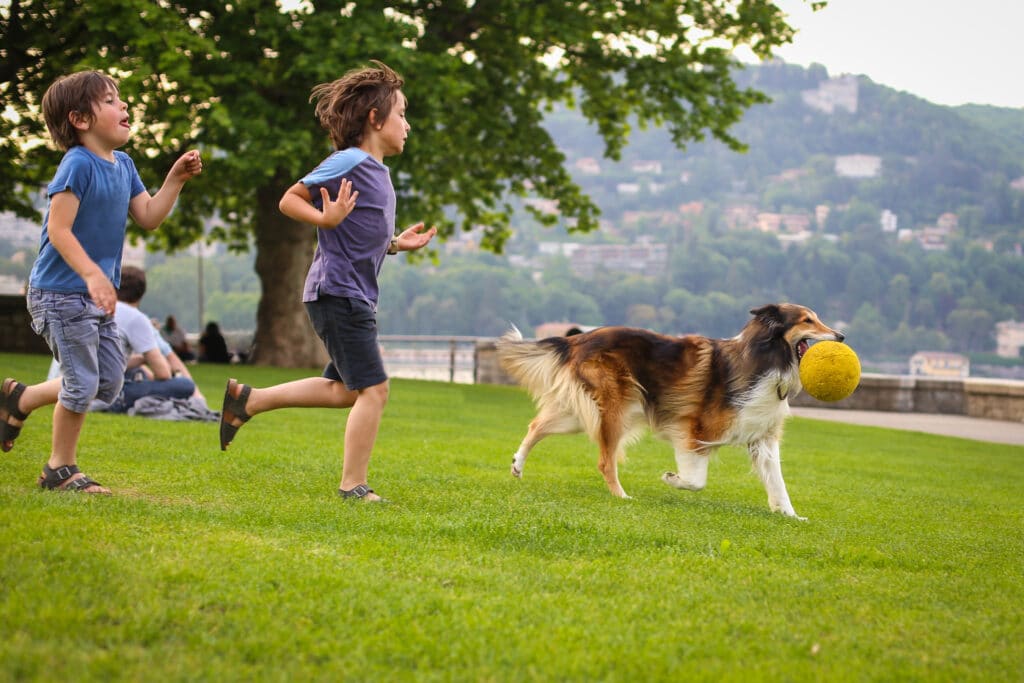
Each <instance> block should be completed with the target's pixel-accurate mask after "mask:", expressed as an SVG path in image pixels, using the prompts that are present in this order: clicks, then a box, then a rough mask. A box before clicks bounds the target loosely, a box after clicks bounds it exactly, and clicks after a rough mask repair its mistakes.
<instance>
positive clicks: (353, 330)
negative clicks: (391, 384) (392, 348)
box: [306, 294, 388, 391]
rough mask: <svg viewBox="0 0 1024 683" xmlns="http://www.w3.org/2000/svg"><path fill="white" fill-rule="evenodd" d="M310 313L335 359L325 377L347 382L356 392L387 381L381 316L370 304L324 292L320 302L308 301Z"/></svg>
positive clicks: (311, 319) (346, 384)
mask: <svg viewBox="0 0 1024 683" xmlns="http://www.w3.org/2000/svg"><path fill="white" fill-rule="evenodd" d="M306 312H307V313H308V314H309V319H310V321H311V322H312V323H313V329H314V330H316V334H317V336H318V337H320V340H321V341H323V343H324V347H325V348H326V349H327V355H328V356H330V358H331V362H330V363H328V364H327V367H325V368H324V373H323V376H324V377H326V378H327V379H333V380H335V381H341V382H344V383H345V386H346V387H347V388H349V389H351V390H353V391H358V390H359V389H366V388H367V387H372V386H376V385H378V384H382V383H384V382H386V381H387V379H388V375H387V373H386V372H385V371H384V359H383V358H382V357H381V355H380V344H379V343H378V342H377V316H376V315H375V314H374V311H373V308H372V307H371V306H370V304H368V303H367V302H365V301H362V300H361V299H349V298H345V297H337V296H325V295H322V294H321V295H320V298H319V299H318V300H317V301H309V302H306Z"/></svg>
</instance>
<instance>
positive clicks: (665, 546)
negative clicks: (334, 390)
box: [0, 354, 1024, 681]
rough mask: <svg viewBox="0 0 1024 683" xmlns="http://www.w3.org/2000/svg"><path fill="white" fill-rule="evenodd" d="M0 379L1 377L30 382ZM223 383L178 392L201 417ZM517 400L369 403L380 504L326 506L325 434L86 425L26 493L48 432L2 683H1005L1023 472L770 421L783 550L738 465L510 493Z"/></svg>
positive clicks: (12, 491) (720, 459)
mask: <svg viewBox="0 0 1024 683" xmlns="http://www.w3.org/2000/svg"><path fill="white" fill-rule="evenodd" d="M47 363H48V360H47V359H46V358H44V357H40V356H22V355H12V354H6V355H5V354H0V378H2V377H3V376H8V375H13V376H15V377H18V378H19V379H21V380H22V381H38V380H39V379H41V378H42V377H43V376H45V372H46V367H47ZM229 372H230V373H237V376H238V377H239V379H241V380H242V381H245V382H249V383H252V384H256V385H257V386H262V385H267V384H272V383H276V382H280V381H282V380H286V379H293V378H296V377H300V376H304V375H306V374H309V373H306V372H300V371H292V370H280V369H269V368H251V367H241V368H226V367H209V366H200V367H197V368H196V371H195V375H196V377H197V380H198V381H199V384H200V386H201V388H202V389H203V391H204V392H205V393H206V395H207V396H208V397H209V398H210V403H211V407H212V408H214V409H219V408H220V395H221V392H222V391H223V384H224V380H225V379H226V378H227V377H228V375H229ZM532 414H533V411H532V406H531V404H530V401H529V400H528V398H527V396H526V395H525V394H524V393H523V392H521V391H520V390H518V389H516V388H511V387H493V386H464V385H449V384H444V383H431V382H416V381H402V380H395V381H394V382H393V383H392V390H391V402H390V404H389V405H388V408H387V411H386V413H385V417H384V423H383V426H382V430H381V435H380V438H379V439H378V443H377V448H376V451H375V454H374V457H373V460H372V462H371V467H370V475H371V476H370V483H371V485H373V486H374V487H375V488H376V489H377V491H379V492H380V493H381V494H383V495H385V496H387V497H388V498H390V499H391V500H392V501H394V502H393V504H391V505H387V506H380V505H365V504H362V503H353V502H350V501H342V500H341V499H340V498H339V497H338V496H337V495H335V489H336V487H337V484H338V480H339V478H340V468H341V456H340V450H339V449H340V444H341V442H342V432H343V428H344V417H345V413H337V414H335V413H334V412H332V411H329V410H310V409H307V410H300V409H294V410H283V411H278V412H276V413H270V414H265V415H261V416H258V417H257V418H255V419H254V420H253V421H252V422H250V423H249V424H247V425H246V426H245V427H244V428H243V429H242V430H241V431H240V432H239V434H238V436H237V437H236V438H235V441H234V443H233V444H232V447H231V450H230V451H228V452H227V453H222V452H221V451H220V450H219V448H218V445H217V443H218V442H217V425H216V424H215V423H167V422H159V421H153V420H148V419H145V418H130V417H125V416H115V415H100V414H96V415H90V416H89V418H88V419H87V421H86V426H85V430H84V432H83V435H82V439H81V443H80V450H79V460H80V464H81V466H82V469H83V471H85V472H87V473H88V474H90V475H91V476H93V477H94V478H96V479H98V480H99V481H101V482H103V483H104V484H105V485H107V486H110V487H111V489H113V491H114V493H115V495H114V496H112V497H91V496H85V495H74V494H55V493H51V492H42V491H40V490H39V489H38V488H37V487H36V486H35V478H36V476H38V473H39V470H40V468H41V466H42V464H43V462H44V460H45V459H46V457H47V455H48V452H49V432H50V423H51V415H52V410H50V409H43V410H40V411H37V412H36V413H35V414H33V415H32V416H31V418H30V419H29V421H28V423H27V424H26V427H25V429H24V430H23V432H22V436H21V438H20V439H19V440H18V442H17V445H16V447H15V449H14V450H13V451H11V452H10V453H6V454H0V552H2V555H3V560H2V564H0V680H54V681H68V680H74V681H92V680H96V681H110V680H131V681H186V680H187V681H201V680H210V681H224V680H261V681H262V680H280V681H302V680H324V681H327V680H330V681H335V680H353V681H362V680H368V681H395V680H397V681H404V680H415V681H419V680H442V681H452V680H456V681H522V680H571V681H595V680H609V681H648V680H651V681H654V680H671V681H687V680H715V681H718V680H740V679H742V680H744V681H747V680H754V681H757V680H796V681H803V680H813V681H831V680H885V681H893V680H942V681H969V680H974V681H999V680H1005V681H1020V680H1021V677H1022V676H1024V673H1022V672H1024V621H1022V613H1024V610H1022V605H1024V449H1022V448H1019V447H1012V446H1001V445H994V444H987V443H978V442H972V441H965V440H959V439H952V438H946V437H937V436H928V435H922V434H914V433H908V432H898V431H890V430H884V429H877V428H867V427H857V426H849V425H844V424H839V423H830V422H821V421H814V420H801V419H793V420H791V421H790V422H789V424H788V425H787V432H786V438H785V441H784V443H783V461H784V462H783V472H784V474H785V476H786V481H787V484H788V487H789V493H790V496H791V497H792V499H793V502H794V505H795V507H796V510H797V512H798V513H799V514H801V515H806V516H807V517H808V518H809V521H807V522H802V523H801V522H797V521H794V520H791V519H787V518H784V517H782V516H780V515H776V514H771V513H769V511H768V506H767V501H766V496H765V492H764V489H763V488H762V486H761V484H760V482H759V480H758V479H757V477H756V475H754V474H753V473H752V472H751V469H750V465H749V461H748V460H747V457H746V454H745V453H744V452H743V451H740V450H738V449H731V448H730V449H723V450H722V451H720V452H719V453H718V455H717V456H716V457H715V459H714V461H713V462H712V463H711V467H710V476H709V482H708V487H707V489H705V490H704V491H702V492H700V493H692V492H683V491H676V490H673V489H670V488H668V487H666V486H665V485H664V484H662V483H661V482H660V481H659V479H658V477H659V476H660V474H661V472H662V471H664V470H666V469H672V467H673V459H672V456H671V451H670V449H669V447H668V446H667V444H664V443H663V442H660V441H655V440H650V439H647V440H644V441H641V442H640V443H639V444H637V445H636V446H634V447H633V448H632V449H631V451H630V458H629V460H628V461H627V462H626V463H625V464H624V465H623V466H622V467H621V468H620V476H621V478H622V482H623V486H624V487H625V488H626V490H627V491H628V492H629V493H630V494H631V495H632V496H633V499H632V500H625V501H623V500H617V499H614V498H612V497H611V496H610V495H609V494H608V491H607V489H606V487H605V484H604V481H603V480H602V478H601V476H600V474H599V473H598V472H597V470H596V458H597V454H596V448H595V447H594V446H592V445H591V444H590V443H589V442H588V441H587V440H586V439H585V438H584V437H582V436H563V437H551V438H549V439H547V440H546V441H544V442H543V443H542V444H541V445H540V446H539V447H538V448H537V449H536V450H535V451H534V453H533V454H532V456H531V458H530V461H529V463H528V464H527V467H526V472H525V474H524V478H523V479H522V480H521V481H519V480H515V479H513V478H512V477H511V476H510V475H509V471H508V469H509V464H510V461H511V455H512V452H513V451H514V450H515V448H516V446H517V445H518V443H519V440H520V439H521V437H522V435H523V432H524V430H525V428H526V424H527V422H528V421H529V419H530V418H531V417H532Z"/></svg>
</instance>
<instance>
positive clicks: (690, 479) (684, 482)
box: [661, 445, 708, 491]
mask: <svg viewBox="0 0 1024 683" xmlns="http://www.w3.org/2000/svg"><path fill="white" fill-rule="evenodd" d="M676 466H677V468H678V469H679V472H666V473H665V474H663V475H661V480H662V481H663V482H665V483H666V484H668V485H669V486H671V487H673V488H677V489H686V490H687V491H701V490H703V489H704V487H705V486H706V485H707V483H708V456H707V455H706V454H702V453H694V452H693V451H691V450H689V449H687V448H684V447H680V446H679V445H677V446H676Z"/></svg>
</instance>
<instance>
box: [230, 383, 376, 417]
mask: <svg viewBox="0 0 1024 683" xmlns="http://www.w3.org/2000/svg"><path fill="white" fill-rule="evenodd" d="M358 397H359V392H356V391H351V390H350V389H348V388H347V387H346V386H345V384H344V383H343V382H336V381H334V380H330V379H326V378H324V377H306V378H305V379H297V380H295V381H294V382H285V383H284V384H276V385H274V386H272V387H265V388H263V389H257V388H256V387H253V388H252V392H251V393H250V394H249V400H248V401H247V402H246V404H245V412H247V413H248V414H249V415H256V414H258V413H265V412H267V411H268V410H277V409H278V408H351V407H352V406H353V405H355V402H356V399H357V398H358ZM239 424H241V423H239ZM235 426H238V425H235Z"/></svg>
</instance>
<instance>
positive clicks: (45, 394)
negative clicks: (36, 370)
mask: <svg viewBox="0 0 1024 683" xmlns="http://www.w3.org/2000/svg"><path fill="white" fill-rule="evenodd" d="M60 383H61V378H60V377H54V378H53V379H49V380H46V381H45V382H42V383H40V384H32V385H30V386H26V387H25V391H24V392H23V393H22V394H21V398H20V399H18V410H20V411H21V412H22V414H24V415H28V414H29V413H31V412H32V411H33V410H35V409H36V408H42V407H43V406H49V405H53V404H54V403H56V402H57V395H58V394H60ZM7 421H8V423H10V425H11V426H12V427H21V426H22V425H23V424H24V423H23V422H22V421H21V420H19V419H17V418H15V417H14V416H13V415H12V416H11V417H9V418H8V420H7Z"/></svg>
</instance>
